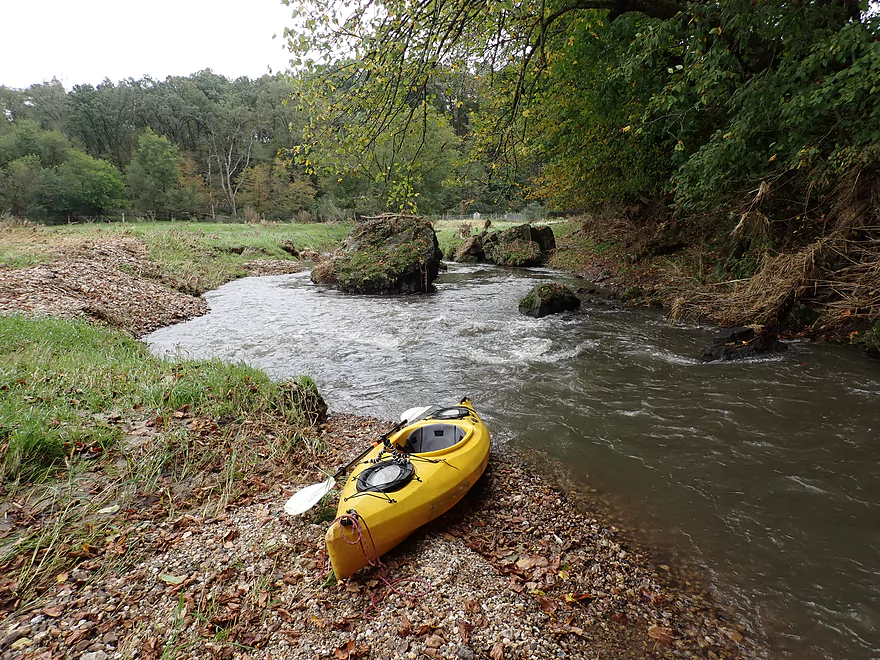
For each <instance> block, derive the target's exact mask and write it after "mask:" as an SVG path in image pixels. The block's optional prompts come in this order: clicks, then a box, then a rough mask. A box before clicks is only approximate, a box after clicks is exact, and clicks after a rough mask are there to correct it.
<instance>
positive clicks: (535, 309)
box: [519, 283, 581, 318]
mask: <svg viewBox="0 0 880 660" xmlns="http://www.w3.org/2000/svg"><path fill="white" fill-rule="evenodd" d="M580 306H581V299H580V298H578V297H577V296H576V295H575V294H574V293H573V292H572V291H571V289H569V288H568V287H567V286H565V285H564V284H553V283H551V284H539V285H538V286H536V287H535V288H534V289H532V290H531V291H529V292H528V294H526V296H525V297H524V298H523V299H522V300H520V301H519V313H520V314H525V315H526V316H534V317H536V318H541V317H542V316H547V315H549V314H559V313H560V312H573V311H574V310H576V309H579V308H580Z"/></svg>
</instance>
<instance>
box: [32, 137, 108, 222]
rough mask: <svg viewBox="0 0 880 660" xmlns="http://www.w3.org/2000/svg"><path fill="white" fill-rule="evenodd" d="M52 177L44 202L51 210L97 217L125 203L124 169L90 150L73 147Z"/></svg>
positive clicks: (79, 215)
mask: <svg viewBox="0 0 880 660" xmlns="http://www.w3.org/2000/svg"><path fill="white" fill-rule="evenodd" d="M53 179H54V181H53V182H52V183H50V184H49V190H47V191H46V193H45V197H44V202H43V203H44V205H45V206H46V208H47V209H48V210H49V211H50V212H54V213H57V214H60V215H73V216H77V217H83V216H85V217H94V216H96V215H101V214H103V213H105V212H106V211H108V210H110V209H114V208H119V207H121V206H124V205H125V203H126V200H125V183H124V181H123V179H122V173H121V172H120V171H119V170H118V169H117V168H116V167H115V166H114V165H113V164H111V163H108V162H107V161H104V160H100V159H98V158H92V157H91V156H89V155H88V154H84V153H81V152H78V151H72V152H71V154H70V158H68V159H67V160H66V161H65V162H64V163H62V164H61V165H60V166H59V167H58V168H57V172H56V175H55V177H53Z"/></svg>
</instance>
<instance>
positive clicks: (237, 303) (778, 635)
mask: <svg viewBox="0 0 880 660" xmlns="http://www.w3.org/2000/svg"><path fill="white" fill-rule="evenodd" d="M546 280H553V281H560V282H564V283H568V284H571V285H574V286H577V281H576V280H574V279H572V278H571V277H569V276H567V275H565V274H562V273H558V272H553V271H548V270H542V269H530V270H516V269H503V268H497V267H492V266H483V265H479V266H474V265H461V264H450V266H449V271H448V272H447V273H444V274H441V277H440V278H439V280H438V281H437V293H436V294H432V295H424V296H412V297H405V298H402V297H378V296H375V297H352V296H346V295H343V294H340V293H337V292H334V291H329V290H326V289H322V288H319V287H316V286H314V285H313V284H312V283H311V281H310V279H309V275H308V273H301V274H297V275H286V276H278V277H261V278H246V279H242V280H238V281H235V282H231V283H229V284H226V285H224V286H223V287H221V288H219V289H218V290H216V291H213V292H210V293H208V294H206V296H205V298H206V299H207V301H208V303H209V304H210V307H211V311H210V313H209V314H207V315H206V316H203V317H200V318H196V319H193V320H191V321H188V322H186V323H182V324H179V325H176V326H172V327H168V328H163V329H161V330H159V331H157V332H155V333H153V334H152V335H150V336H149V337H148V338H147V342H148V344H149V345H150V347H151V349H152V350H153V351H154V352H156V353H158V354H172V355H178V354H179V355H182V356H185V357H193V358H205V357H219V358H222V359H224V360H228V361H243V362H246V363H248V364H252V365H254V366H257V367H260V368H262V369H263V370H265V371H266V372H268V373H269V374H270V375H272V376H273V377H276V378H288V377H292V376H295V375H298V374H309V375H311V376H313V377H314V378H315V380H316V381H317V383H318V387H319V389H320V391H321V393H322V394H323V395H324V397H325V399H326V400H327V402H328V404H329V405H330V407H331V409H332V410H335V411H339V412H353V413H361V414H369V415H376V416H380V417H386V418H396V417H397V416H398V415H399V413H400V412H401V411H403V410H404V409H406V408H409V407H411V406H415V405H418V404H421V403H423V402H437V403H452V402H456V401H458V399H460V398H461V397H462V396H464V395H469V396H471V398H472V399H473V401H474V403H475V405H476V406H477V409H478V410H479V411H480V412H481V413H482V415H483V417H484V418H485V419H486V421H487V424H488V425H489V428H490V430H491V431H492V434H493V440H494V441H495V442H496V444H497V445H499V446H502V447H513V448H516V447H522V448H535V447H537V448H539V449H540V450H542V451H545V452H547V453H548V454H550V455H552V456H553V457H556V458H559V459H561V460H562V461H563V462H564V463H565V464H566V465H567V466H568V468H569V469H570V470H571V471H572V472H573V473H574V474H575V476H576V477H577V478H578V479H579V480H580V481H581V482H582V483H583V484H584V485H589V486H590V487H593V488H596V489H598V490H599V491H600V492H602V493H605V494H607V495H608V496H609V497H610V498H612V500H613V501H614V502H615V503H616V506H618V507H619V510H620V513H621V516H622V517H624V518H626V519H627V520H628V521H629V522H631V523H633V524H635V525H637V526H638V527H640V528H644V529H645V530H648V531H647V532H646V533H647V534H649V535H650V536H651V537H652V541H653V542H659V543H663V544H667V545H668V548H669V549H671V550H676V551H678V552H680V553H682V554H683V555H684V556H686V557H688V558H689V560H690V561H691V562H695V563H696V564H698V565H700V566H701V567H702V568H703V571H704V572H705V574H706V575H707V578H708V579H709V581H710V582H711V584H712V586H713V588H714V590H715V592H716V594H717V596H718V598H719V599H720V600H721V601H722V602H728V603H732V604H733V605H735V606H736V608H737V609H738V610H739V611H740V612H741V613H743V614H744V615H745V618H746V620H748V621H750V622H751V625H752V627H753V630H754V632H755V633H756V634H758V635H760V636H762V637H765V638H766V639H768V640H769V643H770V644H771V647H772V649H773V651H774V654H776V655H779V656H781V657H790V658H840V659H847V660H850V659H851V660H859V659H863V658H864V659H867V658H877V657H880V462H878V459H877V455H878V452H880V362H876V361H870V360H867V359H865V358H864V357H862V356H861V355H860V354H859V353H858V352H857V351H855V350H853V349H849V348H845V347H834V346H821V345H810V344H806V343H792V344H790V346H789V350H788V351H787V352H786V353H783V354H779V355H777V356H773V357H770V358H766V359H761V360H754V361H749V362H741V363H712V364H701V363H700V362H699V361H698V359H697V358H698V356H699V353H700V350H701V349H702V348H703V347H704V346H705V345H707V344H708V343H709V342H710V338H711V336H712V332H711V330H709V329H707V328H703V327H681V326H673V325H670V324H669V323H668V322H667V321H666V319H665V318H664V317H663V315H662V313H660V312H659V311H655V310H647V309H637V308H623V307H620V306H618V305H615V304H609V303H604V302H602V303H599V304H591V305H585V306H584V307H583V308H582V309H581V311H579V312H577V313H575V314H568V315H562V316H554V317H547V318H544V319H532V318H527V317H524V316H521V315H520V314H519V313H518V312H517V302H518V300H519V298H520V297H522V296H523V295H525V293H526V292H527V291H528V290H529V289H530V288H531V287H532V286H534V285H535V284H536V283H538V282H540V281H546ZM658 539H660V540H658Z"/></svg>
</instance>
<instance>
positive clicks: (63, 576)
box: [55, 573, 69, 584]
mask: <svg viewBox="0 0 880 660" xmlns="http://www.w3.org/2000/svg"><path fill="white" fill-rule="evenodd" d="M68 575H69V574H68V573H59V574H58V575H56V576H55V582H57V583H58V584H63V583H64V582H67V578H68Z"/></svg>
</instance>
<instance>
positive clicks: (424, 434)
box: [401, 424, 467, 454]
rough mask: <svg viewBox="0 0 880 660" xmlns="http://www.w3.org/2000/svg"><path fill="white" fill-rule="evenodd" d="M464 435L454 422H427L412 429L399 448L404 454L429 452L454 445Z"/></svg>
mask: <svg viewBox="0 0 880 660" xmlns="http://www.w3.org/2000/svg"><path fill="white" fill-rule="evenodd" d="M466 435H467V433H466V432H465V430H464V429H463V428H461V427H460V426H457V425H456V424H427V425H426V426H420V427H418V428H415V429H413V430H412V431H411V432H410V434H409V435H408V436H407V437H406V442H405V443H404V444H403V446H402V447H401V449H402V450H403V452H404V453H406V454H430V453H432V452H435V451H443V450H444V449H449V448H450V447H454V446H455V445H457V444H458V443H459V442H461V441H462V440H464V438H465V436H466Z"/></svg>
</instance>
